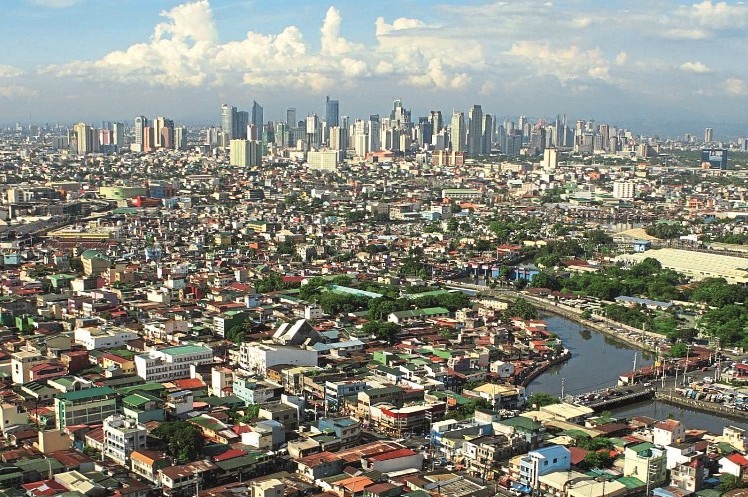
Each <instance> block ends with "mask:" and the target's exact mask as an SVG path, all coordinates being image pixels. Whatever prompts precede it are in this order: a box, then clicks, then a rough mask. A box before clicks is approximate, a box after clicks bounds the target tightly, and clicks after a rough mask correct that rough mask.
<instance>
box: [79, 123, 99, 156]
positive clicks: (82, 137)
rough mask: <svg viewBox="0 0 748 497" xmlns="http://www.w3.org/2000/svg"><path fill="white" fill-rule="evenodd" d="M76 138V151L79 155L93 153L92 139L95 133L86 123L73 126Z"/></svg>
mask: <svg viewBox="0 0 748 497" xmlns="http://www.w3.org/2000/svg"><path fill="white" fill-rule="evenodd" d="M73 131H74V133H75V138H76V151H77V152H78V154H79V155H86V154H87V153H90V152H94V151H95V150H94V137H95V135H96V131H95V130H94V129H93V128H91V126H89V125H88V124H86V123H78V124H76V125H75V126H73Z"/></svg>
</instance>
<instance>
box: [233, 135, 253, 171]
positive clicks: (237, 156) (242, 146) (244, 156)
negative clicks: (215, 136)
mask: <svg viewBox="0 0 748 497" xmlns="http://www.w3.org/2000/svg"><path fill="white" fill-rule="evenodd" d="M229 165H232V166H240V167H247V166H248V165H249V140H238V139H237V140H231V142H229Z"/></svg>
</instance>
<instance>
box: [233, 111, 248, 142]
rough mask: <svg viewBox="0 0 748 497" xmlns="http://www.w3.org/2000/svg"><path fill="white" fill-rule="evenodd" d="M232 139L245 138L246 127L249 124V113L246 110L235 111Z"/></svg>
mask: <svg viewBox="0 0 748 497" xmlns="http://www.w3.org/2000/svg"><path fill="white" fill-rule="evenodd" d="M234 117H235V119H234V131H233V135H234V138H235V139H237V140H244V139H246V138H247V125H248V124H249V112H247V111H246V110H240V111H237V112H236V114H234Z"/></svg>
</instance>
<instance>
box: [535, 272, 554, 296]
mask: <svg viewBox="0 0 748 497" xmlns="http://www.w3.org/2000/svg"><path fill="white" fill-rule="evenodd" d="M530 286H532V287H534V288H547V289H549V290H553V291H554V292H555V291H558V290H561V280H560V279H559V278H558V276H556V275H555V274H553V273H552V272H550V271H542V272H540V273H538V274H536V275H535V277H534V278H533V279H532V284H531V285H530Z"/></svg>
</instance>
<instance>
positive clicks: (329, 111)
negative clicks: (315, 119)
mask: <svg viewBox="0 0 748 497" xmlns="http://www.w3.org/2000/svg"><path fill="white" fill-rule="evenodd" d="M325 122H326V123H327V127H328V128H332V127H333V126H340V102H339V101H338V100H330V97H329V96H328V97H327V99H326V100H325Z"/></svg>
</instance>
